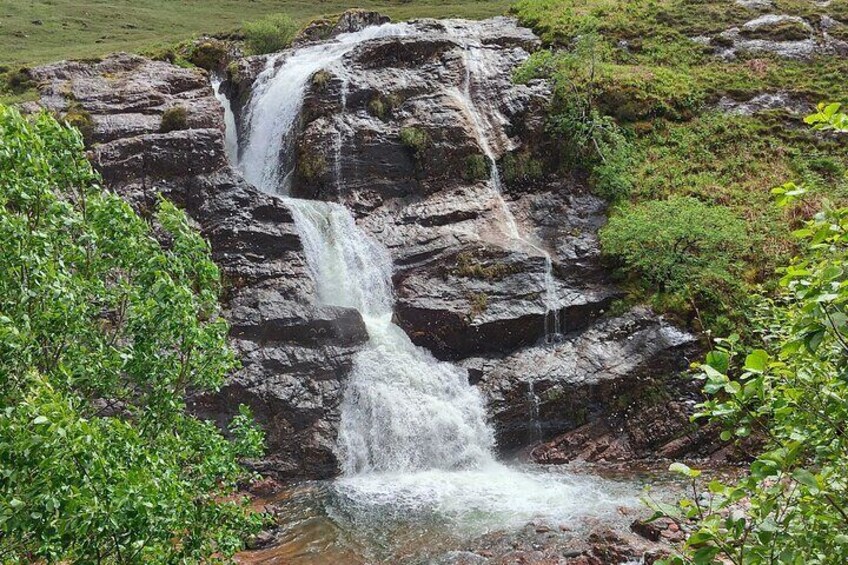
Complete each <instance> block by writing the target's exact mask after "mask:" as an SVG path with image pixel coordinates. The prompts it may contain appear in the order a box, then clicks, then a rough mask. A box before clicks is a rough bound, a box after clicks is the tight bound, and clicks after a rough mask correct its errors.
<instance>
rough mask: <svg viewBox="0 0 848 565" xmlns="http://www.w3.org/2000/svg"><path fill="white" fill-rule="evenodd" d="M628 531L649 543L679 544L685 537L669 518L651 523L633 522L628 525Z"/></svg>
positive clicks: (643, 521)
mask: <svg viewBox="0 0 848 565" xmlns="http://www.w3.org/2000/svg"><path fill="white" fill-rule="evenodd" d="M630 529H631V530H632V531H633V532H635V533H637V534H639V535H640V536H642V537H643V538H645V539H647V540H650V541H660V540H668V541H670V542H679V541H683V540H684V539H685V537H686V535H685V533H684V532H683V531H682V530H681V529H680V526H678V525H677V522H675V521H674V520H671V519H670V518H658V519H656V520H652V521H646V520H634V521H633V523H632V524H630Z"/></svg>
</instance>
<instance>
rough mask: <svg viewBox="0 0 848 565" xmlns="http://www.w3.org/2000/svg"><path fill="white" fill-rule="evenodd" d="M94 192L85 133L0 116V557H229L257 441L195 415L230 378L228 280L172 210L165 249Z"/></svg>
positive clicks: (240, 533)
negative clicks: (194, 397) (244, 460)
mask: <svg viewBox="0 0 848 565" xmlns="http://www.w3.org/2000/svg"><path fill="white" fill-rule="evenodd" d="M98 182H99V179H98V176H97V174H96V173H95V172H94V171H93V170H92V168H91V166H90V164H89V163H88V161H86V159H85V157H84V154H83V144H82V137H81V136H80V133H79V132H78V131H76V130H74V129H71V128H68V127H66V126H63V125H61V124H59V123H58V122H56V121H55V120H54V119H53V118H51V117H49V116H48V115H46V114H41V115H37V116H34V117H31V118H26V117H22V116H21V115H20V114H19V113H18V112H17V111H16V110H14V109H12V108H7V107H4V106H0V242H2V245H0V559H2V560H3V561H4V562H22V563H29V562H33V561H36V562H38V561H46V562H59V561H61V562H73V563H151V562H152V563H164V562H168V563H176V562H180V563H194V562H200V561H204V562H208V561H216V560H222V559H226V558H227V557H229V556H231V555H232V554H233V553H234V552H235V551H236V550H237V549H238V548H240V547H241V543H242V539H243V537H244V536H245V535H247V534H249V533H250V532H252V531H255V529H256V528H257V527H258V526H259V525H260V524H259V522H260V520H261V517H259V516H257V515H254V514H252V513H250V512H249V511H248V509H247V508H246V507H245V504H244V502H243V501H241V500H238V499H236V498H235V497H234V496H233V494H234V492H235V485H236V481H237V480H239V479H240V478H242V477H243V476H244V470H243V468H242V467H241V466H240V465H239V463H238V458H239V457H243V456H255V455H256V454H258V452H259V450H260V449H261V442H262V440H261V435H259V433H258V432H257V430H256V429H255V428H253V427H252V425H251V423H250V422H251V421H250V417H249V414H248V413H247V411H243V412H242V415H241V416H240V417H238V418H236V419H235V420H234V421H233V423H232V431H233V435H234V438H235V439H234V441H228V440H227V439H225V438H224V437H223V436H222V435H221V433H220V432H219V431H218V430H217V429H216V428H215V427H214V426H212V425H211V424H208V423H205V422H201V421H199V420H197V419H196V418H194V417H192V416H190V415H188V414H187V413H186V410H185V404H184V393H185V390H186V387H188V386H192V387H197V388H200V389H214V388H216V387H218V386H219V385H220V384H221V383H222V379H223V378H224V376H225V374H226V373H227V372H228V371H229V370H230V369H232V368H233V366H234V357H233V354H232V352H231V351H230V350H229V349H228V347H227V345H226V341H225V336H226V332H227V326H226V324H225V322H224V321H223V320H222V319H221V318H220V317H219V316H218V314H217V293H218V290H219V274H218V270H217V268H216V267H215V265H214V264H213V263H212V262H211V260H210V258H209V250H208V246H207V244H206V242H205V241H204V240H203V239H202V238H200V236H199V235H198V234H197V233H196V232H195V231H193V230H192V229H191V228H190V226H189V224H188V222H187V219H186V218H185V216H184V215H183V214H182V213H181V212H180V211H178V210H177V209H176V208H174V207H173V206H172V205H171V204H169V203H167V202H162V203H161V205H160V207H159V210H158V214H157V215H156V217H155V220H154V224H155V225H156V229H157V230H158V232H157V233H158V235H159V238H158V240H157V239H155V238H154V237H153V235H152V233H153V231H152V230H153V228H152V227H151V225H149V224H148V223H146V222H145V221H144V220H142V219H141V218H140V217H139V216H137V215H136V214H135V213H134V212H133V210H132V209H131V208H130V207H129V206H128V205H127V204H126V203H125V202H124V201H122V200H121V199H120V198H118V197H117V196H115V195H113V194H110V193H108V192H104V191H103V190H102V189H101V188H100V186H99V184H98ZM158 241H167V245H165V246H163V245H160V243H159V242H158Z"/></svg>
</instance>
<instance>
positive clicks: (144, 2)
mask: <svg viewBox="0 0 848 565" xmlns="http://www.w3.org/2000/svg"><path fill="white" fill-rule="evenodd" d="M509 4H510V2H508V1H506V0H412V1H406V2H401V1H397V0H396V1H371V0H356V1H353V2H351V1H347V2H346V1H344V0H318V1H311V2H310V1H297V0H295V1H292V0H0V64H2V65H6V66H10V65H20V64H25V65H32V64H37V63H46V62H50V61H55V60H60V59H79V58H86V57H97V56H100V55H103V54H104V53H109V52H113V51H140V50H146V49H150V48H154V47H157V46H161V45H166V44H169V43H174V42H177V41H181V40H184V39H187V38H189V37H191V36H193V35H197V34H201V33H217V32H226V31H230V30H235V29H237V28H238V27H239V26H240V25H241V23H243V22H244V21H246V20H251V19H256V18H259V17H261V16H263V15H265V14H269V13H274V12H286V13H288V14H289V15H291V16H292V17H293V18H295V19H296V20H298V21H300V22H303V23H306V22H307V21H309V20H310V19H312V18H314V17H317V16H320V15H324V14H330V13H334V12H341V11H343V10H345V9H347V8H353V7H359V8H367V9H374V10H379V11H381V12H383V13H385V14H388V15H389V16H391V17H392V18H394V19H410V18H419V17H441V18H444V17H464V18H485V17H490V16H494V15H498V14H503V13H504V11H505V10H506V9H507V7H508V6H509Z"/></svg>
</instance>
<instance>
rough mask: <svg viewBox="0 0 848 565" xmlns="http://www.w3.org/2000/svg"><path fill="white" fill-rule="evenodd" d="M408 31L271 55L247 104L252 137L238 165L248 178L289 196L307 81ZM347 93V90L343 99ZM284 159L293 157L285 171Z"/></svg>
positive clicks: (391, 27) (346, 37) (367, 32)
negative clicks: (368, 44)
mask: <svg viewBox="0 0 848 565" xmlns="http://www.w3.org/2000/svg"><path fill="white" fill-rule="evenodd" d="M408 33H410V27H409V26H408V25H406V24H402V23H401V24H385V25H381V26H373V27H368V28H365V29H364V30H362V31H359V32H356V33H345V34H341V35H339V36H338V37H336V38H335V39H334V40H332V41H328V42H325V43H318V44H315V45H310V46H307V47H304V48H302V49H297V50H295V51H284V52H282V53H280V54H278V55H276V56H273V57H270V58H269V59H268V62H267V64H266V66H265V70H263V71H262V73H260V74H259V76H258V77H257V78H256V82H255V84H254V86H253V93H252V95H251V98H250V101H249V103H248V105H247V120H246V121H247V127H246V131H247V135H246V139H245V140H244V143H243V145H244V147H243V150H242V153H241V156H240V158H239V161H238V166H239V168H240V169H241V172H242V174H243V175H244V178H245V179H246V180H247V181H248V182H249V183H251V184H252V185H254V186H256V187H259V188H261V189H263V190H266V191H268V192H272V193H273V192H281V193H283V194H285V193H287V192H288V188H289V184H290V178H289V177H290V175H291V171H292V169H293V159H292V158H291V156H290V155H288V154H289V153H290V151H289V150H290V149H291V142H292V139H291V134H292V131H293V126H294V125H295V122H296V120H297V117H298V115H299V114H300V109H301V107H302V106H303V96H304V93H305V91H306V86H307V83H308V81H309V80H310V79H311V78H312V76H313V75H314V74H315V73H316V72H317V71H319V70H321V69H326V68H328V67H331V66H332V65H333V64H334V63H338V62H340V61H341V59H342V57H344V56H345V55H346V54H347V53H349V52H350V51H351V50H352V49H354V48H355V47H356V46H357V45H359V44H361V43H363V42H364V41H368V40H369V39H376V38H380V37H389V36H403V35H407V34H408ZM345 91H346V88H345V89H343V96H345V95H346V92H345ZM281 158H283V159H288V162H284V163H283V165H284V166H282V167H281V166H280V164H281Z"/></svg>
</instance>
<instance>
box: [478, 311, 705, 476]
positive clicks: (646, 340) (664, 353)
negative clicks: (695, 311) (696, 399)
mask: <svg viewBox="0 0 848 565" xmlns="http://www.w3.org/2000/svg"><path fill="white" fill-rule="evenodd" d="M696 350H697V344H696V341H695V338H694V337H693V336H692V335H690V334H687V333H685V332H681V331H680V330H678V329H676V328H674V327H673V326H671V325H669V324H668V323H667V322H665V321H664V320H663V319H662V318H659V317H656V316H654V315H653V314H651V313H650V311H648V310H647V309H642V308H637V309H634V310H633V311H631V312H630V313H628V314H626V315H624V316H620V317H617V318H611V319H604V320H601V321H599V322H597V323H595V324H593V325H590V326H589V328H588V329H586V330H584V331H582V332H575V333H573V334H570V335H567V336H565V337H564V338H563V340H562V341H561V342H560V343H557V344H553V345H547V344H542V345H538V346H535V347H529V348H524V349H521V350H519V351H516V352H515V353H512V354H511V355H508V356H505V357H500V358H492V357H488V358H486V357H478V358H470V359H467V360H465V361H463V365H464V366H467V367H470V368H473V369H475V370H476V371H478V372H479V373H480V375H481V376H480V377H479V384H478V386H479V387H480V389H481V390H482V391H483V393H484V394H485V396H486V398H487V400H488V404H489V412H490V414H491V415H492V420H493V422H494V423H495V426H496V430H497V432H498V445H499V447H500V448H501V449H504V450H510V449H515V448H519V447H521V446H523V445H527V444H529V443H532V442H534V441H540V440H544V439H548V438H552V437H554V436H557V435H559V434H563V433H564V432H570V434H571V435H569V434H566V435H565V436H563V437H562V439H560V440H559V441H558V442H557V443H556V444H555V445H554V444H543V445H542V446H540V447H537V448H536V449H534V450H533V452H532V457H533V459H534V460H536V461H537V462H540V463H564V462H567V461H570V460H573V459H577V458H581V459H585V460H590V461H597V460H601V459H603V460H606V461H616V460H625V459H631V458H634V455H635V457H640V456H646V455H650V454H653V453H654V449H655V448H656V447H657V446H658V445H660V444H661V443H662V441H663V440H664V439H667V440H668V441H671V440H672V439H675V438H677V437H679V436H680V434H681V433H683V431H684V430H688V429H689V427H690V426H689V423H688V416H689V412H688V411H687V410H683V409H681V410H678V411H672V412H669V411H668V406H671V405H676V404H680V405H681V406H688V404H686V402H685V400H686V398H685V397H686V396H688V395H691V393H692V391H691V390H687V389H686V387H685V386H682V387H681V386H680V385H673V384H671V383H672V382H673V379H672V380H671V381H670V380H666V378H664V377H660V375H674V374H675V373H676V372H677V371H679V370H681V369H683V368H684V367H685V366H686V365H687V359H688V358H689V356H690V355H692V354H694V352H695V351H696ZM684 382H686V383H688V382H689V381H688V380H686V381H684ZM681 388H682V390H681ZM681 397H683V398H681ZM640 404H641V405H645V406H646V409H647V408H648V407H656V408H655V412H656V414H654V419H660V418H665V419H667V421H668V423H667V425H666V428H665V430H663V431H662V432H660V431H658V430H657V429H656V427H655V424H656V422H655V421H651V420H650V419H649V418H647V417H646V418H644V420H646V421H643V422H638V423H637V422H635V421H633V422H631V421H629V420H630V419H632V418H633V416H632V413H633V407H634V406H638V405H640ZM663 406H665V408H664V407H663ZM631 424H633V425H634V429H633V430H632V432H633V437H630V436H628V433H629V432H630V431H631V430H630V429H629V426H630V425H631ZM596 426H601V427H602V428H603V429H604V430H607V429H609V428H610V427H611V428H612V429H614V430H616V432H620V435H621V437H618V435H613V436H612V438H611V439H608V438H607V437H606V436H604V437H603V439H602V440H599V441H597V442H595V443H592V442H590V441H585V442H584V443H582V444H581V440H588V439H591V438H589V437H588V435H587V434H580V430H584V429H587V428H589V429H594V428H595V427H596ZM639 434H666V435H667V436H668V437H666V435H662V437H659V438H657V437H653V436H651V437H647V436H640V435H639ZM598 435H599V436H600V435H601V434H598ZM565 438H569V441H568V442H567V443H566V440H565ZM571 438H574V439H573V440H571ZM555 441H557V440H555ZM631 443H632V444H634V445H635V446H636V447H632V446H631ZM566 445H567V446H570V447H571V448H572V450H571V451H568V450H567V449H566ZM601 447H603V449H601ZM578 454H579V455H578Z"/></svg>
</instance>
